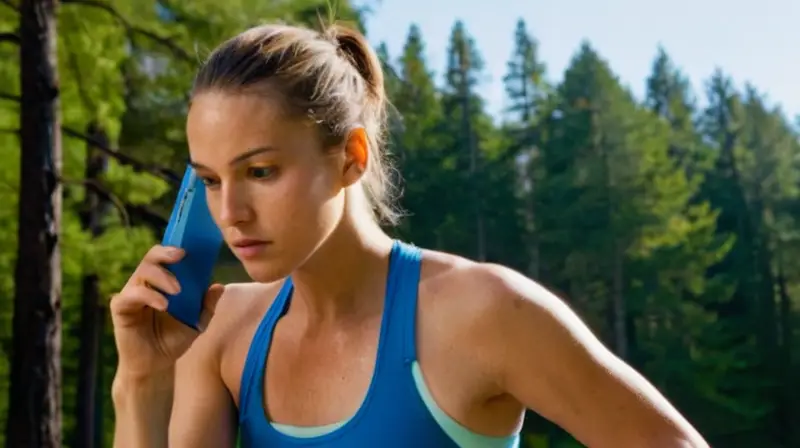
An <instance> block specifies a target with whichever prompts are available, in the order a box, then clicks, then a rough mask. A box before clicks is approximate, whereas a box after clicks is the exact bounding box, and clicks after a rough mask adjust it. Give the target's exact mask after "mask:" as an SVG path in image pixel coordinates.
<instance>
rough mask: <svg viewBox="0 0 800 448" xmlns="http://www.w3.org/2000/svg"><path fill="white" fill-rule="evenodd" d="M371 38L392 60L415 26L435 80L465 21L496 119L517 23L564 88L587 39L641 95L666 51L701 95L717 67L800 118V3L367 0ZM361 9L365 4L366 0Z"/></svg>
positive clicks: (793, 0)
mask: <svg viewBox="0 0 800 448" xmlns="http://www.w3.org/2000/svg"><path fill="white" fill-rule="evenodd" d="M369 1H371V2H372V3H374V4H375V5H374V6H373V8H374V13H373V14H372V15H371V16H370V17H369V18H368V22H367V25H368V37H369V39H370V40H371V41H372V42H374V43H378V42H382V41H383V42H386V43H387V45H388V46H389V49H390V51H391V53H392V56H393V57H396V56H397V54H398V53H399V52H400V49H401V48H402V45H403V42H404V40H405V36H406V33H407V30H408V27H409V25H410V24H411V23H416V24H418V25H419V26H420V28H421V29H422V32H423V35H424V37H425V39H426V42H427V45H428V48H427V52H428V60H429V62H430V64H431V67H432V68H433V69H434V70H435V71H436V72H437V78H438V80H441V73H442V71H443V69H444V66H445V61H446V60H445V52H446V49H447V41H448V37H449V34H450V29H451V27H452V25H453V22H454V21H455V20H457V19H461V20H463V21H464V22H465V24H466V26H467V29H468V30H469V32H470V33H471V34H472V36H473V37H474V38H475V40H476V43H477V45H478V49H479V51H480V52H481V54H482V55H483V57H484V60H485V61H486V69H487V70H486V73H487V76H486V80H485V82H484V84H483V86H482V94H483V96H484V98H486V100H487V101H488V102H489V107H490V109H491V111H492V112H493V113H497V112H499V111H500V110H502V108H503V101H504V98H503V97H504V93H503V87H502V82H501V81H502V77H503V75H504V74H505V70H506V62H507V60H508V58H509V56H510V55H511V47H512V43H513V31H514V25H515V23H516V21H517V19H518V18H519V17H522V18H524V19H525V21H526V22H527V24H528V28H529V31H530V32H531V33H532V34H533V35H534V36H535V37H536V38H537V39H538V40H539V43H540V52H541V55H542V58H543V60H544V62H545V63H546V64H547V66H548V75H549V77H550V79H551V80H555V81H558V80H560V79H561V77H562V73H563V72H564V68H565V67H566V66H567V64H568V63H569V60H570V58H571V57H572V55H573V54H574V52H575V51H576V50H577V48H578V46H579V45H580V42H581V40H583V39H588V40H589V41H590V42H591V43H592V45H593V46H594V47H595V49H597V50H598V51H599V53H600V54H601V55H602V56H603V57H605V58H606V59H607V60H609V61H610V63H611V67H612V68H613V69H614V71H615V72H616V73H617V74H618V75H619V76H620V78H621V79H622V81H623V82H624V83H625V84H627V85H628V86H630V87H631V88H632V89H633V90H634V92H636V93H637V94H639V95H641V94H642V92H643V91H644V80H645V78H646V76H647V75H648V73H649V71H650V65H651V63H652V60H653V57H654V55H655V52H656V48H657V46H658V45H659V44H662V45H663V46H664V47H665V48H666V50H667V52H668V53H669V54H670V56H671V57H672V58H673V60H674V61H675V62H676V63H677V64H678V66H679V67H680V68H681V69H682V70H683V71H684V73H686V74H687V75H688V76H689V77H690V78H691V80H692V82H693V83H694V86H695V93H698V94H702V92H703V82H704V81H705V80H706V79H707V78H708V77H709V75H710V74H711V73H712V72H713V70H714V68H715V67H717V66H719V67H720V68H722V69H723V70H725V71H726V72H727V73H728V74H730V75H731V76H733V78H734V80H735V81H736V83H737V85H738V86H742V85H743V84H744V82H745V81H748V82H751V83H753V84H754V85H755V86H756V87H758V88H759V89H760V90H761V91H762V92H765V93H766V94H767V95H768V98H769V100H771V102H773V103H780V104H781V105H782V106H783V109H784V110H785V111H786V113H787V115H789V116H795V115H798V114H800V75H799V74H798V72H800V0H762V1H760V2H758V5H760V6H756V5H757V2H756V1H755V0H695V1H691V0H671V1H669V2H666V1H663V0H662V1H658V2H657V1H653V0H549V1H544V0H480V1H479V0H377V1H376V0H369ZM360 3H364V0H362V1H361V2H360Z"/></svg>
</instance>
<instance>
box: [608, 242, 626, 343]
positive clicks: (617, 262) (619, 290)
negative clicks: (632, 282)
mask: <svg viewBox="0 0 800 448" xmlns="http://www.w3.org/2000/svg"><path fill="white" fill-rule="evenodd" d="M613 257H614V268H613V269H614V274H613V279H612V282H611V284H612V294H613V302H614V342H615V345H616V349H617V355H618V356H619V357H620V358H622V359H626V358H627V357H628V313H627V307H626V306H625V295H624V294H625V293H624V288H623V281H624V277H623V275H624V272H623V263H624V259H623V254H622V249H621V248H620V244H619V242H615V244H614V255H613Z"/></svg>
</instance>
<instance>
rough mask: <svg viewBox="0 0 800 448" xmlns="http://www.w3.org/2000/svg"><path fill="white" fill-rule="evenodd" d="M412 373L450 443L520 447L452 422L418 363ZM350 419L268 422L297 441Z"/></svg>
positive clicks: (470, 447)
mask: <svg viewBox="0 0 800 448" xmlns="http://www.w3.org/2000/svg"><path fill="white" fill-rule="evenodd" d="M411 373H412V375H413V376H414V384H416V386H417V391H418V392H419V395H420V397H422V401H423V402H424V403H425V406H426V407H427V408H428V411H430V413H431V416H432V417H433V419H434V420H436V423H438V424H439V427H441V428H442V430H443V431H444V432H445V434H447V435H448V436H449V437H450V438H451V439H453V441H454V442H455V443H456V444H457V445H458V446H459V447H461V448H516V447H518V446H519V434H513V435H510V436H507V437H490V436H485V435H482V434H477V433H475V432H474V431H471V430H470V429H469V428H466V427H465V426H464V425H462V424H460V423H458V422H457V421H455V420H454V419H453V418H452V417H450V416H449V415H447V414H446V413H445V412H444V411H443V410H442V409H441V408H440V407H439V405H437V404H436V401H435V400H434V399H433V396H432V395H431V393H430V390H428V386H427V384H425V378H424V377H423V376H422V370H421V369H420V367H419V363H418V362H417V361H414V363H413V364H412V365H411ZM348 421H349V419H347V420H344V421H341V422H338V423H332V424H329V425H323V426H292V425H283V424H280V423H271V424H272V427H273V428H275V429H276V430H277V431H278V432H280V433H283V434H285V435H287V436H290V437H297V438H309V437H319V436H323V435H325V434H328V433H330V432H333V431H336V430H337V429H339V428H341V427H342V426H344V425H345V424H346V423H347V422H348Z"/></svg>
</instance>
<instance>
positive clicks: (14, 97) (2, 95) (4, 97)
mask: <svg viewBox="0 0 800 448" xmlns="http://www.w3.org/2000/svg"><path fill="white" fill-rule="evenodd" d="M0 100H8V101H14V102H17V103H21V102H22V97H20V96H19V95H12V94H10V93H5V92H0Z"/></svg>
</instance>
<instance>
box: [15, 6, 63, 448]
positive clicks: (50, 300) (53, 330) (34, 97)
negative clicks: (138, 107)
mask: <svg viewBox="0 0 800 448" xmlns="http://www.w3.org/2000/svg"><path fill="white" fill-rule="evenodd" d="M57 7H58V1H57V0H22V2H21V4H20V17H21V23H20V73H21V78H22V79H21V86H22V95H21V97H22V103H21V105H20V131H21V132H20V136H21V151H22V155H21V173H20V192H19V204H20V205H19V229H18V244H19V245H18V249H17V265H16V270H15V273H14V285H15V291H14V318H13V336H12V339H13V341H12V354H11V377H10V380H11V384H10V387H9V410H10V412H9V413H8V420H7V428H6V434H7V437H6V445H7V446H8V447H14V448H17V447H37V448H49V447H58V446H61V252H60V250H59V240H58V238H59V232H60V227H61V194H62V191H61V186H60V182H59V177H60V173H61V133H60V118H59V112H58V109H59V86H58V75H57V65H56V9H57Z"/></svg>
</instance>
